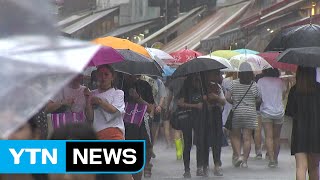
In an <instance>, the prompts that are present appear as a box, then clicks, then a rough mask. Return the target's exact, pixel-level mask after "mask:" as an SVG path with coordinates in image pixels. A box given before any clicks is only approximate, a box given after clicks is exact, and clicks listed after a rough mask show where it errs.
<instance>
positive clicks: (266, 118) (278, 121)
mask: <svg viewBox="0 0 320 180" xmlns="http://www.w3.org/2000/svg"><path fill="white" fill-rule="evenodd" d="M261 121H262V123H273V124H278V125H281V124H283V123H284V117H281V118H279V117H272V116H270V115H266V114H263V113H262V114H261Z"/></svg>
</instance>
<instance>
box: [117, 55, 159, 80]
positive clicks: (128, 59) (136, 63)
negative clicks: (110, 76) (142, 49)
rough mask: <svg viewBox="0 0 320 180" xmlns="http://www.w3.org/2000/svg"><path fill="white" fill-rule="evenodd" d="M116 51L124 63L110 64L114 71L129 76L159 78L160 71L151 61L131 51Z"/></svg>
mask: <svg viewBox="0 0 320 180" xmlns="http://www.w3.org/2000/svg"><path fill="white" fill-rule="evenodd" d="M117 51H118V52H119V53H120V54H121V55H122V56H123V58H124V61H122V62H118V63H114V64H112V67H113V68H114V69H115V70H116V71H118V72H122V73H125V74H131V75H150V76H159V77H161V75H162V70H161V68H159V67H158V66H157V65H156V63H155V62H154V61H153V60H152V59H149V58H147V57H145V56H143V55H140V54H138V53H136V52H134V51H131V50H126V49H118V50H117Z"/></svg>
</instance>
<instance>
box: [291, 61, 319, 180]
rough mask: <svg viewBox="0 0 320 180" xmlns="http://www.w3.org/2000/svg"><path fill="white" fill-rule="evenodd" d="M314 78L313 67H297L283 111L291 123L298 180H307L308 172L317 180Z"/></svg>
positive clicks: (316, 92)
mask: <svg viewBox="0 0 320 180" xmlns="http://www.w3.org/2000/svg"><path fill="white" fill-rule="evenodd" d="M316 76H317V71H316V68H311V67H302V66H299V67H298V69H297V73H296V85H294V86H293V87H292V88H291V89H290V92H289V96H288V102H287V106H286V111H285V114H286V115H287V116H290V117H292V120H293V127H292V140H291V155H294V156H295V159H296V179H298V180H306V173H307V171H308V174H309V178H310V180H319V162H320V143H319V142H320V121H319V118H320V111H319V108H320V83H319V82H317V78H316ZM318 76H319V74H318Z"/></svg>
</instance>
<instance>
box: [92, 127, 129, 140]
mask: <svg viewBox="0 0 320 180" xmlns="http://www.w3.org/2000/svg"><path fill="white" fill-rule="evenodd" d="M97 135H98V138H99V139H100V140H124V135H123V132H122V131H121V130H120V129H119V128H106V129H103V130H101V131H99V132H98V133H97Z"/></svg>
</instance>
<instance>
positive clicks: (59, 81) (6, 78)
mask: <svg viewBox="0 0 320 180" xmlns="http://www.w3.org/2000/svg"><path fill="white" fill-rule="evenodd" d="M52 39H53V37H45V36H42V35H41V36H30V35H28V36H10V37H8V38H3V39H0V49H1V51H0V60H1V68H2V69H1V71H0V81H1V88H0V101H1V104H0V109H1V112H0V116H1V118H0V138H6V137H7V136H8V135H10V134H11V133H12V132H14V131H15V130H16V129H17V128H19V127H20V126H21V125H23V124H24V123H25V122H26V121H27V120H28V119H29V118H30V117H32V116H33V115H34V114H35V113H36V112H37V111H38V110H39V109H40V108H42V107H43V106H44V105H45V104H46V103H47V102H48V100H49V99H50V98H52V97H53V96H54V95H55V94H56V93H57V92H58V91H60V89H61V88H62V87H64V86H65V85H66V84H67V83H68V82H69V81H70V80H71V79H72V78H74V77H75V76H76V75H77V74H79V73H80V72H81V71H82V70H83V68H84V67H85V66H86V65H87V64H88V62H89V61H90V59H92V57H93V56H94V55H95V54H96V52H97V51H98V50H99V49H100V46H97V45H93V44H90V43H86V42H81V41H75V40H69V39H65V38H55V39H54V41H55V44H54V46H53V45H52Z"/></svg>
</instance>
